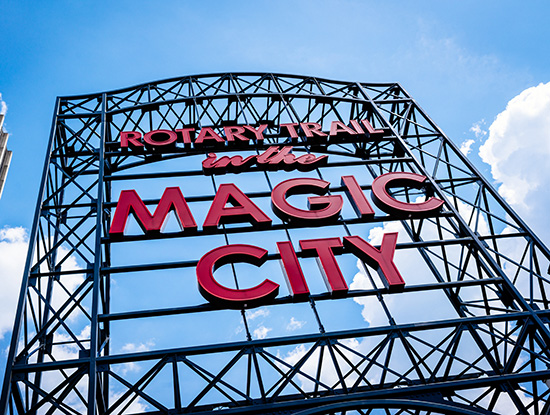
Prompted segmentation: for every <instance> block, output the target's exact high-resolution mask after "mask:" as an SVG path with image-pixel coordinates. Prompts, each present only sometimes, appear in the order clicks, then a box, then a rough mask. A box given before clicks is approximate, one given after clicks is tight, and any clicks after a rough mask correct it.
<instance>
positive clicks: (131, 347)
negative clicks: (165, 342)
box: [121, 340, 155, 353]
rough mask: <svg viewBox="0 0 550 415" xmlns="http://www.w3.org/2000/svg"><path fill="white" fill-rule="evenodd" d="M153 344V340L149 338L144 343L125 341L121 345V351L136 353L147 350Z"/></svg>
mask: <svg viewBox="0 0 550 415" xmlns="http://www.w3.org/2000/svg"><path fill="white" fill-rule="evenodd" d="M154 345H155V342H154V341H152V340H149V341H147V342H145V343H139V344H136V343H126V344H125V345H124V346H122V348H121V351H122V352H125V353H136V352H148V351H149V350H151V348H152V347H153V346H154Z"/></svg>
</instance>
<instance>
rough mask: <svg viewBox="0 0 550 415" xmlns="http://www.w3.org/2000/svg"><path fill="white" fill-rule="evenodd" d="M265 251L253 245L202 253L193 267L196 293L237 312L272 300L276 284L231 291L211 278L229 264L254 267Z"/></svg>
mask: <svg viewBox="0 0 550 415" xmlns="http://www.w3.org/2000/svg"><path fill="white" fill-rule="evenodd" d="M266 255H267V251H266V250H265V249H263V248H259V247H257V246H253V245H243V244H235V245H225V246H220V247H218V248H215V249H213V250H211V251H210V252H208V253H206V254H205V255H204V256H203V257H202V258H201V259H200V260H199V263H198V264H197V281H198V283H199V291H200V293H201V294H202V296H203V297H204V298H205V299H207V300H208V301H210V302H212V303H215V304H219V305H223V306H224V307H228V308H236V309H240V308H243V307H246V308H250V307H256V306H258V305H261V304H262V303H263V302H264V300H267V299H271V298H275V297H276V296H277V294H278V293H279V284H277V283H275V282H273V281H271V280H268V279H265V280H264V281H263V282H261V283H260V284H258V285H256V286H255V287H252V288H245V289H234V288H228V287H225V286H223V285H221V284H220V283H219V282H218V281H216V279H215V278H214V271H215V270H216V269H218V268H219V267H221V266H222V265H225V264H228V263H231V262H246V263H249V264H253V265H256V266H260V265H262V264H263V263H264V262H265V261H266Z"/></svg>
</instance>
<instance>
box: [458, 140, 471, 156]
mask: <svg viewBox="0 0 550 415" xmlns="http://www.w3.org/2000/svg"><path fill="white" fill-rule="evenodd" d="M474 143H475V140H472V139H471V138H470V139H469V140H466V141H463V142H462V144H461V145H460V152H461V153H462V154H464V155H465V156H467V155H468V154H470V152H471V151H472V144H474Z"/></svg>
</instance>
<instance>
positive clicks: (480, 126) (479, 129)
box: [470, 120, 487, 138]
mask: <svg viewBox="0 0 550 415" xmlns="http://www.w3.org/2000/svg"><path fill="white" fill-rule="evenodd" d="M485 124H486V123H485V120H481V121H478V122H476V123H474V125H472V126H471V127H470V131H471V132H472V133H474V135H475V136H476V138H483V137H485V136H486V135H487V131H486V130H485Z"/></svg>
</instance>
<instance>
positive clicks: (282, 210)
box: [271, 178, 343, 222]
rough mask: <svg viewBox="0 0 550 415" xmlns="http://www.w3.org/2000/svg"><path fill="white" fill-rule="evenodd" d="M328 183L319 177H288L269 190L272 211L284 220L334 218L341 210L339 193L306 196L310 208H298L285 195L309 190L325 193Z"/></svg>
mask: <svg viewBox="0 0 550 415" xmlns="http://www.w3.org/2000/svg"><path fill="white" fill-rule="evenodd" d="M329 185H330V183H329V182H326V181H324V180H320V179H307V178H304V179H299V178H297V179H289V180H285V181H284V182H281V183H279V184H278V185H277V186H275V187H274V188H273V192H271V205H272V208H273V212H275V214H276V215H277V216H278V217H280V218H281V219H284V220H296V221H302V222H312V221H319V220H327V221H330V220H332V219H336V218H337V217H338V215H339V214H340V210H342V205H343V199H342V196H340V195H330V196H316V197H308V198H307V200H308V204H309V208H310V210H304V209H298V208H296V207H294V206H292V205H290V204H289V203H288V202H287V201H286V197H287V196H290V195H293V194H297V193H306V192H311V193H315V194H324V193H326V191H327V189H328V187H329Z"/></svg>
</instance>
